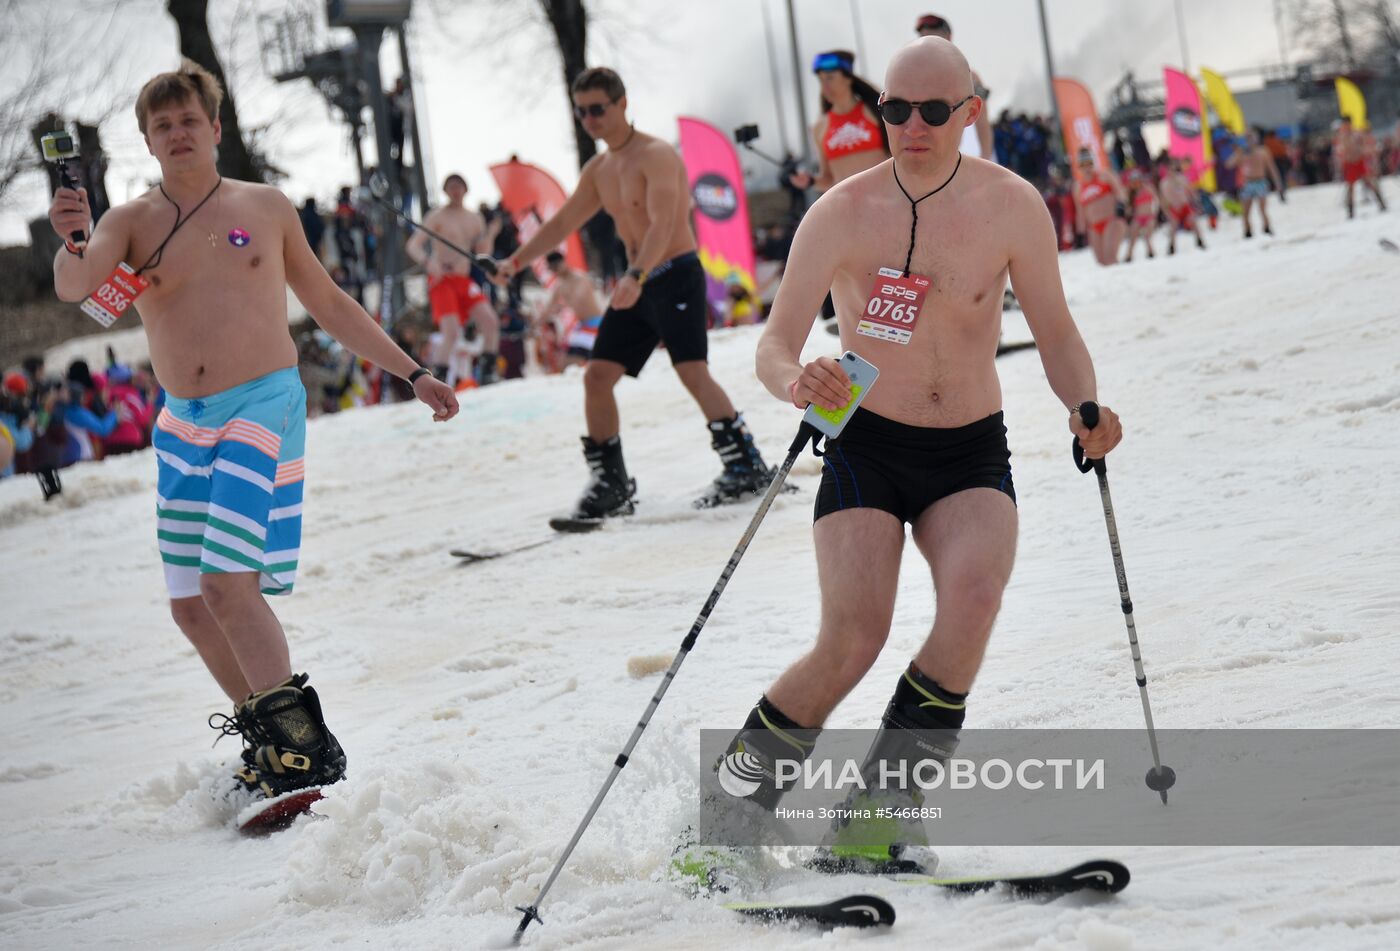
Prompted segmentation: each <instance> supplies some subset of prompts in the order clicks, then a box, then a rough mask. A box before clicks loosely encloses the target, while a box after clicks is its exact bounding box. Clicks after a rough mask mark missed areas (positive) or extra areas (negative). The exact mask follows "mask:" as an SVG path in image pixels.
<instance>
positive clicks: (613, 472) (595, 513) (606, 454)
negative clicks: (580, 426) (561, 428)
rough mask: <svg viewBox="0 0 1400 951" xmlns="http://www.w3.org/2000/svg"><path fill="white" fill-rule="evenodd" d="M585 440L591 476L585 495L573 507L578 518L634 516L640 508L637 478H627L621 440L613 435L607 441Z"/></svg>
mask: <svg viewBox="0 0 1400 951" xmlns="http://www.w3.org/2000/svg"><path fill="white" fill-rule="evenodd" d="M582 439H583V458H584V461H586V462H587V463H588V471H589V475H590V478H589V480H588V485H587V486H586V487H585V488H584V490H583V496H582V497H581V498H580V499H579V500H578V504H577V505H576V506H575V507H574V514H573V517H574V518H576V519H600V518H611V517H612V516H614V515H631V514H632V513H633V512H635V511H636V510H637V505H636V501H635V499H636V495H637V480H636V479H629V478H628V477H627V465H626V463H624V462H623V461H622V439H621V438H620V437H618V436H614V437H612V438H611V439H609V440H607V441H606V442H594V441H593V440H592V439H589V438H588V437H587V436H584V437H582Z"/></svg>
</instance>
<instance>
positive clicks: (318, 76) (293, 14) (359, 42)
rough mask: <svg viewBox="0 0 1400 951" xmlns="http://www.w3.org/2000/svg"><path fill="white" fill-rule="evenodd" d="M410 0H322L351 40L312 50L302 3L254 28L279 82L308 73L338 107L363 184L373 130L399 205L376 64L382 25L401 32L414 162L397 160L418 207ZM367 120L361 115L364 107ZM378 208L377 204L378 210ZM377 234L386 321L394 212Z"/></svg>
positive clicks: (396, 285) (395, 267)
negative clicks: (408, 30)
mask: <svg viewBox="0 0 1400 951" xmlns="http://www.w3.org/2000/svg"><path fill="white" fill-rule="evenodd" d="M412 7H413V3H412V0H327V2H326V23H327V25H328V26H330V27H344V28H348V29H350V30H351V31H352V32H353V33H354V36H355V39H354V42H352V43H350V44H348V45H345V46H339V47H332V48H329V49H322V50H321V51H319V52H313V51H312V49H313V46H314V45H316V38H317V37H318V33H319V31H318V30H317V29H316V23H315V21H314V20H313V18H312V15H311V14H310V13H309V12H307V11H306V10H305V9H302V10H296V9H293V10H292V11H290V12H288V13H286V14H284V15H283V16H281V17H280V18H271V17H264V18H262V19H260V20H259V23H258V28H259V34H260V37H259V38H260V40H261V47H262V51H263V68H264V69H265V70H266V72H267V73H268V74H269V75H270V76H271V77H272V78H273V79H274V80H276V81H277V82H294V81H296V80H300V79H307V80H310V81H311V83H312V85H314V86H315V87H316V89H317V90H318V91H319V92H320V93H321V95H322V96H323V97H324V98H325V100H326V101H327V102H328V103H330V104H331V105H332V106H333V107H334V108H336V109H337V110H339V111H340V113H341V116H342V118H343V119H344V121H345V124H346V126H347V127H348V128H349V131H350V140H351V144H352V145H353V147H354V151H355V164H356V167H357V169H358V171H359V177H360V185H361V186H362V187H368V185H369V182H370V177H371V176H372V175H373V174H374V172H375V170H376V169H375V168H371V167H370V166H369V165H368V164H367V163H366V160H365V154H364V140H365V138H366V136H370V135H372V136H373V140H374V144H375V154H376V155H377V159H376V163H375V165H376V166H377V167H379V168H384V169H385V171H386V175H385V176H384V177H385V179H386V180H387V181H388V185H389V189H390V200H391V202H392V203H393V204H394V205H396V206H398V207H403V206H404V201H403V199H404V192H405V188H404V183H403V182H401V181H400V176H399V175H398V174H389V173H392V172H394V171H397V170H395V169H393V168H392V166H393V164H394V159H393V158H392V155H393V148H392V146H393V141H392V137H391V134H390V122H389V100H388V97H387V96H386V95H385V92H384V80H383V77H382V76H381V75H380V71H379V50H380V46H381V45H382V43H383V41H384V33H385V31H386V30H392V31H395V32H396V33H397V34H398V47H399V57H400V61H401V64H402V75H403V77H404V84H405V90H406V92H407V94H408V96H409V102H410V107H409V112H410V113H411V115H409V116H406V117H405V122H406V124H407V125H408V128H406V129H405V133H411V142H412V145H413V155H414V163H413V165H412V166H409V165H408V164H407V163H406V162H404V161H403V156H402V154H400V155H399V157H398V160H397V161H398V164H399V166H400V168H401V170H402V172H403V173H404V175H405V176H408V177H410V178H411V188H409V189H408V191H411V192H412V193H414V194H415V195H416V197H417V199H418V202H419V206H420V208H422V209H425V210H426V208H427V207H428V197H429V196H428V188H427V182H426V179H425V176H424V172H423V145H422V139H421V136H420V134H419V130H418V123H417V121H416V115H417V110H416V109H415V108H414V107H413V104H412V89H413V87H412V78H411V70H410V68H409V61H408V42H407V39H406V38H405V35H404V28H405V24H406V23H407V21H408V18H409V15H410V14H411V13H412ZM367 112H368V114H369V116H370V121H369V122H368V123H367V122H366V118H365V117H366V113H367ZM376 214H378V212H376ZM376 225H377V226H378V229H377V230H378V233H379V236H380V243H379V259H378V266H379V271H380V275H381V293H380V303H379V319H380V322H381V323H382V324H384V325H385V326H388V324H389V323H390V322H391V321H392V319H393V315H394V314H396V313H398V312H399V311H401V310H402V309H403V306H404V293H403V284H402V281H401V280H400V277H401V275H400V273H399V272H400V270H401V265H402V258H403V236H402V234H401V233H400V228H399V223H398V219H397V218H396V217H394V216H392V215H389V216H379V218H378V220H377V221H376Z"/></svg>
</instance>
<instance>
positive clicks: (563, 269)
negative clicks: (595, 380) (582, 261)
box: [540, 251, 603, 366]
mask: <svg viewBox="0 0 1400 951" xmlns="http://www.w3.org/2000/svg"><path fill="white" fill-rule="evenodd" d="M545 262H546V264H547V265H548V267H549V272H550V273H551V274H553V275H554V286H553V287H552V288H550V291H549V298H548V299H547V300H546V301H545V302H544V309H543V310H542V311H541V312H540V316H541V317H542V318H543V319H545V320H551V319H553V318H554V316H555V315H556V314H558V313H559V312H560V311H562V310H563V309H564V308H566V307H567V308H568V309H569V310H571V311H573V312H574V321H573V323H571V324H569V326H568V327H567V328H565V331H564V334H563V340H564V363H565V365H566V366H578V365H579V364H583V363H587V362H588V358H589V356H591V355H592V353H593V343H594V341H596V340H597V339H598V325H599V324H601V323H602V321H603V305H602V304H600V303H599V302H598V289H597V288H596V287H594V286H593V278H591V277H589V276H588V275H587V274H585V273H584V272H583V271H577V270H575V269H573V268H571V267H569V262H568V259H567V258H565V257H564V255H562V254H560V253H559V252H558V251H551V252H549V254H547V255H546V256H545Z"/></svg>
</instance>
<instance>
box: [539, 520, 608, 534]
mask: <svg viewBox="0 0 1400 951" xmlns="http://www.w3.org/2000/svg"><path fill="white" fill-rule="evenodd" d="M604 521H605V519H601V518H552V519H550V520H549V527H550V528H552V529H554V530H555V531H556V532H563V533H564V534H566V535H582V534H584V533H585V532H595V531H597V530H598V529H600V528H602V527H603V522H604Z"/></svg>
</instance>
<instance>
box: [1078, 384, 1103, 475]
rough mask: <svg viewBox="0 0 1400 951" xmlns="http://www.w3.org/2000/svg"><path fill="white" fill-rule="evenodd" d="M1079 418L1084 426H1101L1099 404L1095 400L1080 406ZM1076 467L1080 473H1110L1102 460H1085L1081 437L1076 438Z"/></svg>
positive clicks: (1086, 401)
mask: <svg viewBox="0 0 1400 951" xmlns="http://www.w3.org/2000/svg"><path fill="white" fill-rule="evenodd" d="M1079 418H1080V419H1082V420H1084V425H1085V426H1088V427H1089V428H1090V429H1093V428H1094V427H1095V426H1097V425H1098V424H1099V404H1098V403H1095V402H1094V401H1093V400H1085V401H1084V402H1083V403H1080V404H1079ZM1073 452H1074V465H1075V468H1077V469H1078V470H1079V471H1080V472H1097V473H1099V474H1100V475H1103V474H1104V473H1105V472H1107V471H1108V466H1107V465H1105V464H1104V461H1103V460H1102V459H1085V458H1084V447H1083V446H1081V445H1080V444H1079V437H1078V436H1075V437H1074V446H1073Z"/></svg>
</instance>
